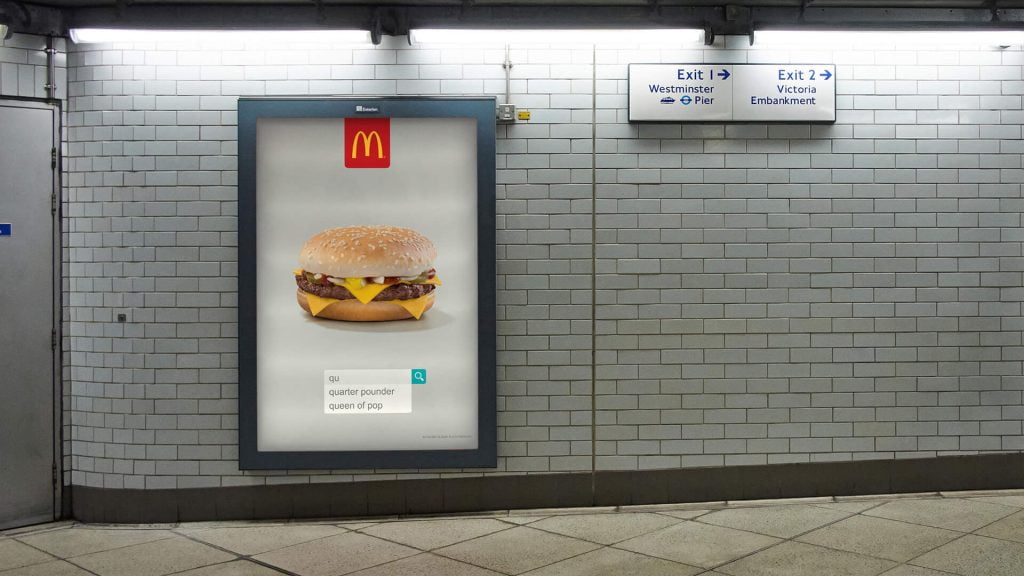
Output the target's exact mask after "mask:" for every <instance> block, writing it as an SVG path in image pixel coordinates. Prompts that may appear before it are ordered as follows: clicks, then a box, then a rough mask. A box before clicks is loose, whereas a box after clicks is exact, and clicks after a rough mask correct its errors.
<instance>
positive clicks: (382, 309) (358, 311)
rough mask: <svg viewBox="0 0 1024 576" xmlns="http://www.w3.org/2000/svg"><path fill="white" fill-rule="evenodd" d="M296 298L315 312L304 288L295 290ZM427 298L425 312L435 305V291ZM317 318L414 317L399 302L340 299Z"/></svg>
mask: <svg viewBox="0 0 1024 576" xmlns="http://www.w3.org/2000/svg"><path fill="white" fill-rule="evenodd" d="M295 298H296V300H298V301H299V306H302V309H303V310H305V311H306V312H309V313H310V314H312V313H313V312H312V311H311V310H310V309H309V301H308V300H306V293H305V292H303V291H302V290H296V291H295ZM424 298H427V307H426V308H424V309H423V311H424V312H426V311H427V310H430V309H431V308H432V307H433V306H434V293H433V292H431V293H429V294H427V295H426V296H424ZM316 317H317V318H325V319H328V320H343V321H346V322H386V321H389V320H405V319H407V318H412V314H409V311H408V310H406V309H405V308H402V307H401V306H398V305H397V304H390V303H388V302H370V303H369V304H363V303H362V302H360V301H359V300H355V299H350V300H338V301H336V302H333V303H332V304H330V305H329V306H327V307H326V308H324V309H323V310H321V311H320V313H319V314H317V315H316Z"/></svg>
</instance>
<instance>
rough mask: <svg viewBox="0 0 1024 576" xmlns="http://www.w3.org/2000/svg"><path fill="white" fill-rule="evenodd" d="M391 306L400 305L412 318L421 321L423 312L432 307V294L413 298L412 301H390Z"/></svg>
mask: <svg viewBox="0 0 1024 576" xmlns="http://www.w3.org/2000/svg"><path fill="white" fill-rule="evenodd" d="M388 302H389V303H391V304H398V305H399V306H401V307H402V308H405V311H406V312H408V313H409V314H412V317H413V318H415V319H417V320H419V319H420V316H422V315H423V311H424V310H426V309H427V306H429V305H430V294H426V295H423V296H420V297H419V298H413V299H412V300H388Z"/></svg>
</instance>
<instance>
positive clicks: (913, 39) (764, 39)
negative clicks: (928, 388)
mask: <svg viewBox="0 0 1024 576" xmlns="http://www.w3.org/2000/svg"><path fill="white" fill-rule="evenodd" d="M753 43H754V45H755V46H771V47H780V46H798V47H807V46H810V47H815V48H819V49H821V48H833V47H846V46H864V47H868V48H871V49H875V50H877V49H879V48H882V47H885V46H900V47H931V46H934V47H939V48H942V47H949V46H1013V45H1017V44H1021V43H1024V31H1020V30H998V29H995V30H756V31H754V37H753Z"/></svg>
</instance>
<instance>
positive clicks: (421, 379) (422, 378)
mask: <svg viewBox="0 0 1024 576" xmlns="http://www.w3.org/2000/svg"><path fill="white" fill-rule="evenodd" d="M412 383H413V384H426V383H427V370H426V369H425V368H413V369H412Z"/></svg>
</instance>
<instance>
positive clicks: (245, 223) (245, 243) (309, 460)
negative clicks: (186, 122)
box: [238, 97, 497, 470]
mask: <svg viewBox="0 0 1024 576" xmlns="http://www.w3.org/2000/svg"><path fill="white" fill-rule="evenodd" d="M494 110H495V99H494V98H493V97H464V98H447V97H445V98H441V97H438V98H432V97H379V98H362V97H355V98H348V97H337V98H275V97H267V98H240V99H239V100H238V285H239V290H238V346H239V349H238V377H239V382H238V418H239V421H238V452H239V454H238V459H239V468H240V469H242V470H277V469H281V470H283V469H375V468H376V469H414V468H423V469H427V468H430V469H436V468H486V467H494V466H496V465H497V405H496V393H497V392H496V384H497V360H496V357H497V347H496V346H497V337H496V306H497V299H496V283H495V282H496V277H495V249H496V241H495V234H496V216H495V184H496V172H495V149H496V140H495V138H496V136H495V129H496V123H495V114H494ZM264 118H278V119H281V118H295V119H316V118H325V119H335V120H336V119H342V118H392V119H399V118H470V119H474V120H475V121H476V122H475V123H476V144H477V156H476V167H477V170H476V177H477V182H476V189H477V226H476V244H477V269H478V274H477V281H478V289H477V295H478V296H477V298H478V303H477V304H478V305H477V310H478V316H477V325H478V338H477V343H478V346H477V348H478V349H477V350H476V351H475V352H476V354H477V366H478V369H477V372H478V373H477V401H478V411H477V415H478V416H477V439H478V443H477V447H476V448H475V449H468V450H444V449H439V450H366V451H362V450H350V451H273V452H271V451H260V450H259V447H258V441H257V439H258V436H257V426H258V415H259V414H258V402H257V392H258V385H257V329H258V326H259V323H258V318H257V291H256V282H257V278H258V275H257V256H258V255H257V233H258V230H257V215H258V211H257V166H258V158H257V123H258V121H259V120H260V119H264ZM341 137H342V135H340V134H339V138H341ZM340 161H341V160H340V159H339V162H340ZM467 353H471V351H467Z"/></svg>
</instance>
